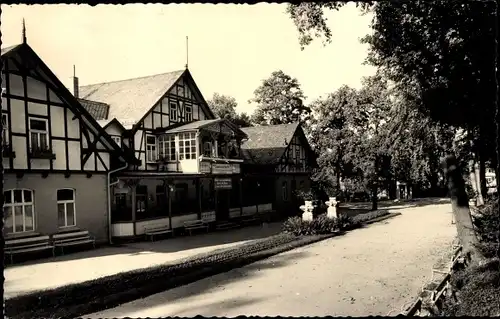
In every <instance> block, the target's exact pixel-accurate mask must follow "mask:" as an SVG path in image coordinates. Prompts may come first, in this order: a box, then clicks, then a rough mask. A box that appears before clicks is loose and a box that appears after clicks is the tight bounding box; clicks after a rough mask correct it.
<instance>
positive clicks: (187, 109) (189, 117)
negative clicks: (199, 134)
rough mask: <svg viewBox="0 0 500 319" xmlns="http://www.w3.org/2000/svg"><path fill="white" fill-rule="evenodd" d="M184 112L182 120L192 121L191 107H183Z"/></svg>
mask: <svg viewBox="0 0 500 319" xmlns="http://www.w3.org/2000/svg"><path fill="white" fill-rule="evenodd" d="M184 112H185V117H184V120H185V121H186V122H191V121H192V120H193V106H192V105H184Z"/></svg>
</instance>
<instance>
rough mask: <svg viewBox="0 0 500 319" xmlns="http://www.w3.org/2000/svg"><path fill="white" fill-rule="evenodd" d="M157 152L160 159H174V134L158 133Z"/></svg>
mask: <svg viewBox="0 0 500 319" xmlns="http://www.w3.org/2000/svg"><path fill="white" fill-rule="evenodd" d="M158 154H159V156H160V159H163V160H166V161H175V160H176V156H175V155H176V154H175V135H160V137H158Z"/></svg>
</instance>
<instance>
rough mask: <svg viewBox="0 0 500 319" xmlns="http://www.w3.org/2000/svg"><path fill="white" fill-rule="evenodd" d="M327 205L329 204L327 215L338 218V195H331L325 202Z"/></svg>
mask: <svg viewBox="0 0 500 319" xmlns="http://www.w3.org/2000/svg"><path fill="white" fill-rule="evenodd" d="M325 204H326V205H328V209H327V211H326V217H328V218H338V215H337V205H338V202H337V198H336V197H330V199H329V200H328V201H327V202H325Z"/></svg>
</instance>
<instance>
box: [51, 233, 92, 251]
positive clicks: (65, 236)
mask: <svg viewBox="0 0 500 319" xmlns="http://www.w3.org/2000/svg"><path fill="white" fill-rule="evenodd" d="M90 243H92V246H93V247H94V248H95V238H94V237H93V236H92V235H90V234H89V232H88V231H87V230H82V231H74V232H69V233H61V234H54V235H52V245H54V247H60V248H61V253H62V254H64V247H68V246H77V245H84V244H90Z"/></svg>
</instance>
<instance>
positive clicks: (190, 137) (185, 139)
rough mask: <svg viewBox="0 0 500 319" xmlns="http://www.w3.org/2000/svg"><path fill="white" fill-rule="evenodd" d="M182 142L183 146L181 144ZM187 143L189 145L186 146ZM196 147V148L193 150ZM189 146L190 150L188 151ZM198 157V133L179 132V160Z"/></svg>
mask: <svg viewBox="0 0 500 319" xmlns="http://www.w3.org/2000/svg"><path fill="white" fill-rule="evenodd" d="M181 142H182V146H181ZM186 144H187V146H186ZM193 147H194V150H193ZM186 148H188V150H189V151H188V152H186ZM192 159H196V133H195V132H185V133H180V134H179V160H192Z"/></svg>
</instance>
